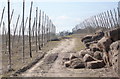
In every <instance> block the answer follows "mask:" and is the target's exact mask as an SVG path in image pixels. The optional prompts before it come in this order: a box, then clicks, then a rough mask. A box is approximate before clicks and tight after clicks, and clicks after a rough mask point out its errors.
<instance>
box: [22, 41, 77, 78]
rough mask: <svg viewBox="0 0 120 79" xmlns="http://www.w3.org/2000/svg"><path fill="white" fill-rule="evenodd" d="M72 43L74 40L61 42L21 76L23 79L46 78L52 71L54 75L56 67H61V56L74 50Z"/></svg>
mask: <svg viewBox="0 0 120 79" xmlns="http://www.w3.org/2000/svg"><path fill="white" fill-rule="evenodd" d="M74 41H75V39H66V40H64V41H62V42H61V44H60V45H59V46H57V47H56V48H54V49H53V50H51V51H49V52H47V54H46V55H45V56H44V58H43V59H42V60H41V61H40V62H38V63H37V64H36V65H35V66H33V67H32V68H31V69H29V70H27V71H26V72H25V73H23V74H21V75H22V76H25V77H29V76H31V77H32V76H46V75H47V74H49V73H51V71H52V70H54V73H56V71H57V70H56V69H57V67H61V65H59V64H60V62H61V60H62V58H61V56H63V55H62V54H63V53H64V52H70V51H71V50H72V49H73V48H74ZM56 60H57V61H56ZM48 76H49V75H48ZM56 76H57V75H56Z"/></svg>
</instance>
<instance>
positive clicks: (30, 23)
mask: <svg viewBox="0 0 120 79" xmlns="http://www.w3.org/2000/svg"><path fill="white" fill-rule="evenodd" d="M32 5H33V2H31V7H30V16H29V47H30V57H31V58H32V50H31V14H32Z"/></svg>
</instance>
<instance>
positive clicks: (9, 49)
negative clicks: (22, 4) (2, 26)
mask: <svg viewBox="0 0 120 79" xmlns="http://www.w3.org/2000/svg"><path fill="white" fill-rule="evenodd" d="M8 38H9V43H8V45H9V46H8V51H9V70H10V71H11V69H12V67H11V40H10V39H11V37H10V0H8Z"/></svg>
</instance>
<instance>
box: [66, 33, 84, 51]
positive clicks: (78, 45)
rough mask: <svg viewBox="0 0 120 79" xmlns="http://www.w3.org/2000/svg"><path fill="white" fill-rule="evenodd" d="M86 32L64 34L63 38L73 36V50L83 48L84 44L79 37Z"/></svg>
mask: <svg viewBox="0 0 120 79" xmlns="http://www.w3.org/2000/svg"><path fill="white" fill-rule="evenodd" d="M85 35H86V34H73V35H68V36H65V37H64V38H74V39H75V47H74V49H73V51H74V52H77V51H80V50H82V49H85V45H84V44H83V43H82V42H81V38H82V37H83V36H85Z"/></svg>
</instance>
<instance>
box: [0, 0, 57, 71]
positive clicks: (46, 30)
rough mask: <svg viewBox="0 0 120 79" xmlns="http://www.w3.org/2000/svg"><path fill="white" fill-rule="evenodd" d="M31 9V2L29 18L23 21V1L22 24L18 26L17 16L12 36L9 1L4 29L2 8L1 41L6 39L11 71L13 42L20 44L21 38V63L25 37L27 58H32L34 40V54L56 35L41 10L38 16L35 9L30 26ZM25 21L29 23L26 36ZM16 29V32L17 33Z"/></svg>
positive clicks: (54, 29) (49, 20)
mask: <svg viewBox="0 0 120 79" xmlns="http://www.w3.org/2000/svg"><path fill="white" fill-rule="evenodd" d="M32 7H33V2H31V6H30V13H29V18H28V17H27V18H26V20H25V17H24V16H25V15H24V14H25V0H23V11H22V22H21V25H20V26H18V23H19V19H20V15H18V17H17V20H16V24H15V27H14V31H13V34H11V21H12V16H13V13H14V9H13V10H12V13H11V15H10V0H8V27H6V25H5V22H4V21H3V17H4V13H5V7H4V8H3V11H2V17H1V21H0V28H2V35H3V37H2V38H3V41H4V40H5V39H6V41H5V43H6V48H7V47H8V52H9V69H12V67H11V52H12V51H11V49H12V48H14V43H15V41H18V42H20V39H21V38H22V39H21V41H22V54H23V61H24V58H25V42H26V38H25V36H28V42H29V56H30V57H31V58H32V56H33V55H32V48H31V42H32V41H33V40H34V38H35V44H36V52H38V50H41V48H42V47H43V46H44V45H45V44H46V43H47V42H48V41H50V40H52V39H54V38H55V33H56V27H55V25H54V24H53V23H52V21H51V19H50V18H49V17H48V16H47V15H46V14H45V13H44V11H43V12H42V11H41V10H39V14H38V7H36V16H35V17H34V22H33V25H32V24H31V17H32ZM38 15H39V16H38ZM27 21H28V23H29V24H28V25H29V28H28V29H27V34H25V32H26V26H27ZM2 25H3V27H2ZM17 29H18V31H17ZM17 32H18V33H17ZM17 36H18V38H17ZM32 39H33V40H32ZM3 43H4V42H3ZM38 46H39V47H38Z"/></svg>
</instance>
